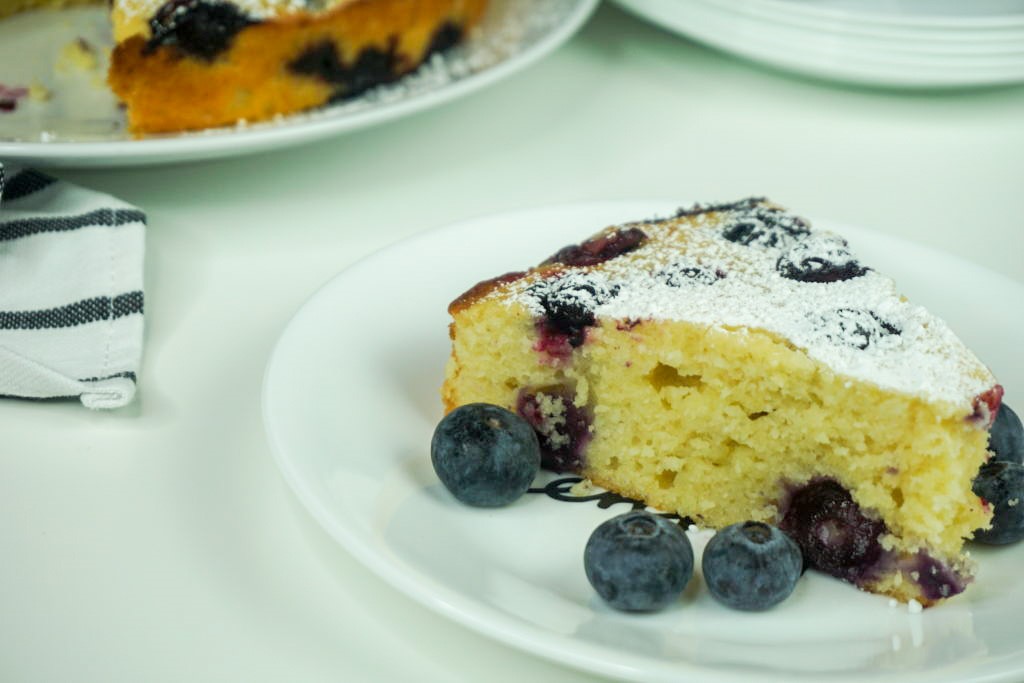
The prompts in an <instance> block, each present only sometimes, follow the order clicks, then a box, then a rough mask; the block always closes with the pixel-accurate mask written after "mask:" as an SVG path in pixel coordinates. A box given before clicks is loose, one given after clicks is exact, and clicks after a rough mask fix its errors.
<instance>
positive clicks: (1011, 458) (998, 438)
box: [988, 403, 1024, 463]
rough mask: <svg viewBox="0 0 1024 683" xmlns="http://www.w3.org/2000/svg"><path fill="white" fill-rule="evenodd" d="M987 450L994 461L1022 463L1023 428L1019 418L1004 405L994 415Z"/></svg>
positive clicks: (1023, 452)
mask: <svg viewBox="0 0 1024 683" xmlns="http://www.w3.org/2000/svg"><path fill="white" fill-rule="evenodd" d="M988 449H989V450H990V451H992V452H993V453H995V459H996V460H1005V461H1006V462H1017V463H1024V426H1021V423H1020V418H1019V417H1017V413H1015V412H1013V410H1012V409H1011V408H1010V406H1008V405H1006V404H1005V403H1004V404H1002V406H1000V408H999V412H997V413H996V421H995V422H994V423H992V431H990V432H989V434H988Z"/></svg>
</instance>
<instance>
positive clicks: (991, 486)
mask: <svg viewBox="0 0 1024 683" xmlns="http://www.w3.org/2000/svg"><path fill="white" fill-rule="evenodd" d="M972 488H973V489H974V493H975V494H977V495H978V496H980V497H981V498H983V499H984V500H986V501H988V502H989V503H990V504H991V505H992V508H993V515H992V528H990V529H978V530H977V531H975V532H974V540H976V541H981V542H982V543H987V544H990V545H1006V544H1007V543H1014V542H1016V541H1019V540H1021V539H1022V538H1024V465H1021V464H1019V463H1016V462H1003V461H1000V460H991V461H989V462H987V463H985V464H984V465H982V466H981V470H979V471H978V476H977V477H975V478H974V485H973V487H972Z"/></svg>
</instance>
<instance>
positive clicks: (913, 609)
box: [907, 598, 924, 614]
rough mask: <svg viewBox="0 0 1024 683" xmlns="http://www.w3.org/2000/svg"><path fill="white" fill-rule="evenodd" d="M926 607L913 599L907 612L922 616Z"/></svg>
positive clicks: (908, 604)
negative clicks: (922, 611)
mask: <svg viewBox="0 0 1024 683" xmlns="http://www.w3.org/2000/svg"><path fill="white" fill-rule="evenodd" d="M923 609H924V607H923V606H922V605H921V603H919V602H918V601H917V600H915V599H913V598H911V599H910V602H908V603H907V611H908V612H910V613H911V614H920V613H921V610H923Z"/></svg>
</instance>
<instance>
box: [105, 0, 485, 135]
mask: <svg viewBox="0 0 1024 683" xmlns="http://www.w3.org/2000/svg"><path fill="white" fill-rule="evenodd" d="M485 5H486V0H416V2H410V1H409V0H233V1H231V2H228V1H227V0H169V1H164V0H113V6H112V14H111V16H112V21H113V25H114V38H115V40H116V41H117V46H116V47H115V49H114V53H113V55H112V56H111V65H110V74H109V82H110V86H111V88H112V89H113V90H114V93H115V94H116V95H117V96H118V97H119V98H120V99H121V101H122V102H124V104H125V105H126V107H127V114H128V124H129V128H130V129H131V131H132V132H135V133H159V132H167V131H181V130H196V129H202V128H210V127H214V126H224V125H231V124H234V123H236V122H238V121H262V120H266V119H269V118H272V117H274V116H276V115H279V114H288V113H292V112H298V111H303V110H306V109H310V108H313V107H318V106H321V105H324V104H327V103H328V102H332V101H336V100H340V99H346V98H350V97H354V96H356V95H359V94H361V93H363V92H365V91H366V90H367V89H369V88H372V87H374V86H377V85H381V84H383V83H389V82H391V81H394V80H396V79H397V78H399V77H400V76H402V75H403V74H406V73H409V72H410V71H412V70H413V69H415V68H417V67H418V66H419V65H420V64H422V63H423V62H424V61H425V60H426V59H427V58H429V57H430V56H431V55H432V54H434V53H435V52H439V51H442V50H445V49H447V48H449V47H451V46H453V45H455V44H456V43H458V42H459V41H460V40H461V39H462V37H463V35H464V34H465V32H466V31H467V30H468V29H469V28H470V27H472V26H473V25H475V24H476V23H477V22H478V21H479V20H480V18H481V15H482V14H483V10H484V7H485Z"/></svg>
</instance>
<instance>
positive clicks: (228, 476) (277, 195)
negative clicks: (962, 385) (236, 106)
mask: <svg viewBox="0 0 1024 683" xmlns="http://www.w3.org/2000/svg"><path fill="white" fill-rule="evenodd" d="M59 175H61V176H62V177H65V178H68V179H70V180H73V181H75V182H79V183H81V184H83V185H87V186H91V187H94V188H97V189H101V190H104V191H108V192H111V193H114V194H116V195H118V196H120V197H122V198H124V199H125V200H127V201H130V202H132V203H134V204H137V205H138V206H140V207H142V208H144V209H145V210H146V211H147V212H148V214H149V216H150V228H149V232H148V238H147V246H148V253H147V257H146V315H147V338H146V348H145V358H144V363H143V368H142V372H141V387H140V394H139V396H138V398H137V400H136V402H135V403H134V404H133V405H132V406H131V407H129V408H126V409H123V410H120V411H116V412H113V413H95V412H90V411H88V410H86V409H84V408H82V407H81V406H80V405H78V404H76V403H73V402H27V401H16V400H6V401H3V402H2V403H0V433H2V434H3V438H2V447H0V548H2V556H0V606H2V609H0V680H3V681H19V682H20V681H103V682H106V683H112V682H114V681H133V682H134V681H152V682H156V681H246V682H255V681H384V680H410V681H411V680H415V681H424V682H433V681H470V680H473V681H477V680H479V681H516V682H517V683H518V682H520V681H524V680H534V681H542V680H543V681H547V680H558V681H566V682H571V681H586V680H597V679H596V678H595V677H592V676H589V675H587V674H583V673H579V672H576V671H573V670H570V669H567V668H564V667H562V666H559V665H557V664H553V663H549V662H547V661H544V660H540V659H537V658H534V657H532V656H530V655H527V654H524V653H521V652H519V651H517V650H515V649H512V648H509V647H505V646H503V645H501V644H498V643H495V642H492V641H490V640H488V639H486V638H484V637H482V636H479V635H477V634H475V633H473V632H472V631H469V630H467V629H466V628H463V627H462V626H459V625H456V624H454V623H451V622H449V621H448V620H446V619H444V618H442V617H441V616H437V615H435V614H434V613H432V612H429V611H427V610H426V609H424V608H422V607H420V606H419V605H418V604H416V603H414V602H413V601H411V600H410V599H408V598H406V597H404V596H403V595H401V594H399V593H397V592H396V591H394V590H393V589H392V588H391V587H389V586H388V585H386V584H385V583H383V582H382V581H381V580H380V579H378V578H376V577H375V576H373V575H372V574H371V573H370V572H368V571H367V570H365V569H364V568H363V567H362V566H361V565H360V564H358V563H357V562H356V561H355V560H354V559H353V558H352V557H350V556H349V555H348V554H347V553H346V552H345V551H344V550H342V549H341V548H340V547H338V546H337V545H336V544H335V543H334V542H333V541H331V540H330V539H329V538H328V536H327V535H326V534H325V533H324V532H322V531H321V529H320V528H319V527H318V526H317V525H316V524H315V523H314V522H313V520H312V519H311V518H310V517H309V516H307V514H306V513H305V511H304V510H303V509H302V508H301V507H300V505H299V504H298V502H297V500H296V499H295V497H294V496H293V495H292V493H291V491H290V490H289V489H288V488H287V486H286V485H285V483H284V481H283V480H282V478H281V476H280V475H279V474H278V471H277V470H276V468H275V466H274V463H273V461H272V459H271V456H270V453H269V450H268V447H267V444H266V442H265V440H264V436H263V431H262V427H261V424H260V387H261V380H262V373H263V369H264V366H265V363H266V361H267V357H268V354H269V352H270V350H271V348H272V345H273V344H274V341H275V340H276V338H277V337H278V335H279V334H280V333H281V331H282V330H283V329H284V327H285V325H286V324H287V322H288V320H289V318H290V316H291V315H292V314H293V313H294V312H295V310H296V309H297V308H298V307H299V306H300V305H301V304H302V302H303V301H304V300H305V299H306V298H307V297H308V296H309V295H310V294H311V293H312V292H313V291H315V290H316V289H317V287H318V286H320V285H321V284H323V283H324V282H325V281H327V280H328V279H329V278H330V277H331V276H332V275H334V274H335V273H336V272H338V271H339V270H341V269H343V268H344V267H345V266H347V265H348V264H350V263H352V262H354V261H355V260H357V259H359V258H360V257H362V256H364V255H366V254H367V253H369V252H371V251H373V250H375V249H378V248H380V247H382V246H385V245H387V244H391V243H393V242H395V241H397V240H401V239H403V238H405V237H408V236H410V235H414V234H417V233H420V232H422V231H424V230H429V229H431V228H434V227H436V226H441V225H444V224H447V223H450V222H452V221H456V220H460V219H464V218H468V217H472V216H478V215H482V214H487V213H492V212H500V211H505V210H508V209H513V208H519V207H527V206H539V205H545V204H552V203H562V202H571V201H586V200H596V199H608V198H612V199H615V198H679V199H680V200H684V199H687V200H714V199H730V198H738V197H742V196H745V195H751V194H765V195H768V196H770V197H772V198H775V199H776V200H778V201H780V202H782V203H785V204H787V205H789V206H791V207H792V208H794V209H795V210H797V211H799V212H801V213H803V214H805V215H808V216H810V217H812V218H814V217H819V218H829V219H833V220H836V221H839V222H845V223H849V224H854V225H859V226H867V227H873V228H876V229H879V230H883V231H886V232H889V233H892V234H896V235H900V236H903V237H906V238H909V239H912V240H916V241H919V242H922V243H928V244H930V245H934V246H936V247H939V248H941V249H944V250H947V251H951V252H955V253H957V254H959V255H961V256H963V257H964V258H966V259H969V260H971V261H975V262H977V263H981V264H984V265H986V266H987V267H989V268H991V269H992V270H995V271H998V272H1001V273H1003V274H1005V275H1008V276H1010V277H1011V278H1014V279H1016V280H1017V281H1024V249H1022V245H1024V239H1022V235H1024V220H1022V218H1021V216H1022V212H1021V192H1022V187H1024V88H1020V87H1018V88H1010V89H998V90H988V91H979V92H969V93H947V94H905V93H904V94H901V93H897V92H873V91H868V90H852V89H844V88H841V87H835V86H829V85H824V84H821V83H816V82H811V81H807V80H800V79H796V78H790V77H787V76H784V75H781V74H778V73H776V72H773V71H770V70H765V69H761V68H758V67H756V66H752V65H750V64H748V63H746V62H743V61H739V60H735V59H732V58H730V57H727V56H723V55H721V54H718V53H716V52H713V51H710V50H707V49H704V48H702V47H699V46H696V45H693V44H690V43H688V42H686V41H683V40H682V39H679V38H677V37H675V36H673V35H670V34H668V33H665V32H662V31H660V30H658V29H656V28H652V27H650V26H647V25H645V24H643V23H641V22H639V21H638V20H636V19H633V18H632V17H630V16H627V15H626V14H624V13H622V12H621V11H619V10H617V9H615V8H613V7H604V8H602V9H601V10H600V11H599V12H598V14H597V15H596V16H595V17H594V19H593V20H592V21H591V22H590V23H589V24H588V25H587V26H586V27H585V29H584V30H583V31H582V33H581V34H579V35H578V36H577V37H576V38H575V39H574V40H573V41H571V42H570V43H569V44H568V45H566V46H565V47H563V48H562V49H560V50H559V51H557V52H556V53H555V54H553V55H552V56H551V57H549V58H547V59H546V60H544V61H543V62H541V63H540V64H538V65H535V66H533V67H531V68H530V69H528V70H526V71H524V72H522V73H520V74H518V75H516V76H514V77H512V78H511V79H509V80H507V81H504V82H502V83H499V84H498V85H497V86H494V87H492V88H490V89H487V90H485V91H483V92H480V93H477V94H474V95H472V96H470V97H468V98H466V99H463V100H461V101H458V102H455V103H452V104H449V105H446V106H444V107H442V108H440V109H436V110H433V111H429V112H427V113H424V114H420V115H417V116H415V117H413V118H409V119H406V120H402V121H398V122H394V123H390V124H387V125H383V126H381V127H378V128H374V129H370V130H365V131H362V132H359V133H356V134H353V135H349V136H342V137H337V138H335V139H332V140H328V141H324V142H320V143H316V144H312V145H308V146H303V147H297V148H294V149H291V150H288V151H281V152H276V153H269V154H264V155H261V156H255V157H246V158H239V159H237V160H229V161H221V162H214V163H202V164H192V165H180V166H173V167H164V168H150V169H134V170H124V171H117V170H110V171H80V172H59ZM468 257H470V255H467V258H468ZM941 276H942V275H941V273H937V274H936V277H941ZM1007 314H1008V315H1020V310H1017V311H1008V312H1007ZM353 324H358V322H357V321H353ZM1022 362H1024V361H1022ZM439 379H440V378H439ZM1008 396H1009V397H1010V398H1011V401H1012V399H1013V398H1014V397H1020V396H1024V389H1022V388H1013V387H1011V388H1009V393H1008ZM1021 402H1022V400H1021V399H1020V398H1017V403H1021ZM439 410H440V408H439ZM439 414H440V413H439Z"/></svg>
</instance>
